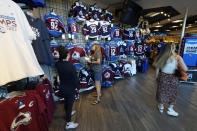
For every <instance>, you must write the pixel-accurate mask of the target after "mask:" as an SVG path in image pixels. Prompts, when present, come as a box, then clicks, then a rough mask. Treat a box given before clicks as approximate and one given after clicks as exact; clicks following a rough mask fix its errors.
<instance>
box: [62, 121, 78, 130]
mask: <svg viewBox="0 0 197 131" xmlns="http://www.w3.org/2000/svg"><path fill="white" fill-rule="evenodd" d="M78 126H79V124H78V123H74V122H68V123H67V124H66V126H65V129H66V130H69V129H75V128H77V127H78Z"/></svg>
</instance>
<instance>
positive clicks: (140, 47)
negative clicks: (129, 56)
mask: <svg viewBox="0 0 197 131" xmlns="http://www.w3.org/2000/svg"><path fill="white" fill-rule="evenodd" d="M134 53H135V55H136V56H142V55H144V54H145V50H144V44H143V43H135V49H134Z"/></svg>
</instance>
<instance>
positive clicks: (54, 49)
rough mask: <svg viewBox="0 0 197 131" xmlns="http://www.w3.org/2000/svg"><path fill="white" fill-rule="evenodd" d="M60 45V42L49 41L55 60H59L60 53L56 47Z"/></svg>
mask: <svg viewBox="0 0 197 131" xmlns="http://www.w3.org/2000/svg"><path fill="white" fill-rule="evenodd" d="M61 45H62V44H61V43H50V46H51V51H52V55H53V57H54V60H55V61H58V60H59V57H60V54H59V51H58V49H57V48H58V47H59V46H61Z"/></svg>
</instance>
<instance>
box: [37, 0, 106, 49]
mask: <svg viewBox="0 0 197 131" xmlns="http://www.w3.org/2000/svg"><path fill="white" fill-rule="evenodd" d="M74 2H75V0H70V1H69V0H46V1H45V4H46V7H45V8H38V9H36V10H37V12H38V15H39V16H38V17H39V18H41V19H43V18H44V15H45V14H47V13H50V11H51V9H54V11H55V13H56V14H57V15H59V16H60V17H61V18H62V19H63V21H64V24H65V26H67V19H68V13H69V10H70V7H71V6H72V4H73V3H74ZM82 3H83V4H84V5H85V6H86V7H87V9H89V6H90V5H88V4H87V3H84V2H82ZM83 25H84V23H78V27H79V35H78V38H76V40H71V39H69V38H68V34H66V39H62V37H59V38H55V40H56V41H57V42H60V43H62V44H63V45H65V44H66V43H69V42H71V41H75V42H76V43H84V44H86V43H88V42H91V41H95V40H88V41H87V40H85V37H84V35H83V34H82V29H83ZM99 42H102V43H106V42H107V41H105V40H99Z"/></svg>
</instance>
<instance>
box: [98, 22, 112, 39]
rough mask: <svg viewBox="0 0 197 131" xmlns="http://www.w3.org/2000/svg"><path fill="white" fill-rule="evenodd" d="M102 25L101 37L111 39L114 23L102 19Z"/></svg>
mask: <svg viewBox="0 0 197 131" xmlns="http://www.w3.org/2000/svg"><path fill="white" fill-rule="evenodd" d="M100 25H101V38H103V39H105V38H107V39H108V40H111V36H110V34H111V30H112V24H111V23H110V22H108V21H100Z"/></svg>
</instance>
